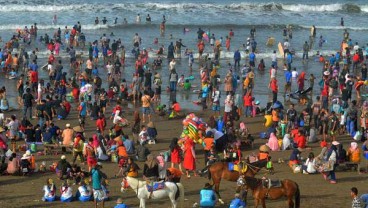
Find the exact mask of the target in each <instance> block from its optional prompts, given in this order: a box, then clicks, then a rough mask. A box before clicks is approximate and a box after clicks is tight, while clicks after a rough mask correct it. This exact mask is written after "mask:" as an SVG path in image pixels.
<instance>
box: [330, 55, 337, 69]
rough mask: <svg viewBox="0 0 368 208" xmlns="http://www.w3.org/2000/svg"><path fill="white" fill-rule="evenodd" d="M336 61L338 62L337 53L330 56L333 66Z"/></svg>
mask: <svg viewBox="0 0 368 208" xmlns="http://www.w3.org/2000/svg"><path fill="white" fill-rule="evenodd" d="M335 62H336V58H335V55H333V54H332V55H331V58H330V65H331V66H333V65H335Z"/></svg>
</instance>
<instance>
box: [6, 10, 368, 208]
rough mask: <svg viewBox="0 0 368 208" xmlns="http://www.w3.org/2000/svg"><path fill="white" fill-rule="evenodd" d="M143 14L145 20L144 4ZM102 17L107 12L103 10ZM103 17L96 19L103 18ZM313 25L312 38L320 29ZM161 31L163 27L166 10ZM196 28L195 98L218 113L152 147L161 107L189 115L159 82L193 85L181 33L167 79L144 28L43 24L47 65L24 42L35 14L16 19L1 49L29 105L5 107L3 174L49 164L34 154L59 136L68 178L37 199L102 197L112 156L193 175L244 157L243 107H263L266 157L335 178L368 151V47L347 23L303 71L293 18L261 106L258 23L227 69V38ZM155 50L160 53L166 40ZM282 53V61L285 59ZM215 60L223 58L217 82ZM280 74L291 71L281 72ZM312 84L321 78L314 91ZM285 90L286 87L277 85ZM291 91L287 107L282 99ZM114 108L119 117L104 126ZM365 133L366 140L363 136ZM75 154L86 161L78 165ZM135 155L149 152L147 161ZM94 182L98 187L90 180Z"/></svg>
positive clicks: (252, 110) (206, 200) (132, 169)
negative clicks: (285, 156) (118, 34)
mask: <svg viewBox="0 0 368 208" xmlns="http://www.w3.org/2000/svg"><path fill="white" fill-rule="evenodd" d="M146 19H147V21H148V19H149V20H150V19H151V17H150V16H149V15H148V16H147V18H146ZM138 20H139V21H140V16H139V15H138V17H137V21H138ZM102 22H103V24H106V21H105V19H103V20H102ZM96 24H99V20H98V19H96ZM312 31H313V32H312V33H311V37H312V39H313V37H315V36H316V32H315V31H316V29H315V28H314V29H313V30H312ZM160 32H161V33H164V32H165V21H163V23H162V25H161V27H160ZM197 34H198V36H197V38H198V45H196V46H195V47H197V49H198V54H199V57H198V63H199V68H198V70H193V66H194V65H193V63H194V62H195V60H194V58H193V52H192V50H185V53H183V54H185V55H186V56H187V57H188V59H189V65H188V71H190V75H192V73H193V74H196V73H197V76H196V77H200V86H198V88H199V89H198V90H197V91H196V92H198V97H199V99H200V100H199V101H198V102H196V104H199V105H201V106H202V109H203V111H208V110H207V109H208V106H211V110H212V112H211V113H213V116H209V117H208V118H201V120H206V123H205V122H202V121H201V122H199V121H198V120H197V121H195V122H196V123H198V124H204V126H200V125H199V126H198V129H199V130H198V132H197V133H198V136H197V137H198V138H197V139H193V138H191V137H190V136H188V133H184V135H182V136H180V137H179V134H180V132H178V137H175V138H173V139H172V141H171V143H170V145H169V147H168V148H169V150H168V151H163V152H160V153H159V154H156V155H154V154H153V152H152V151H150V148H149V145H155V144H156V143H160V139H159V135H160V132H159V131H158V130H157V129H156V126H155V121H154V120H155V119H156V118H157V117H164V118H170V119H175V118H183V117H185V114H184V112H183V110H182V109H181V105H180V103H178V101H177V100H176V99H175V96H173V97H170V100H169V101H168V102H170V106H169V109H166V105H164V104H163V103H164V101H163V100H162V99H161V93H162V87H163V86H165V84H163V83H168V86H167V91H168V93H170V94H172V93H176V92H180V91H190V90H191V89H193V88H194V87H193V86H192V84H191V80H192V78H191V77H188V78H184V75H181V76H180V78H179V74H178V69H177V67H176V62H177V61H180V60H178V59H177V58H179V57H180V56H181V54H182V48H184V47H187V46H185V45H183V43H182V40H181V39H179V40H178V41H176V43H175V45H174V44H173V43H171V44H170V45H169V46H168V49H167V58H168V67H167V68H168V69H167V70H168V74H169V76H168V80H162V78H161V75H160V71H159V69H161V68H164V67H166V65H164V64H163V63H162V59H161V57H160V56H158V57H157V58H155V60H154V61H152V63H153V64H150V63H151V61H150V62H148V60H150V59H151V58H150V57H149V54H150V51H148V50H146V49H144V48H143V47H142V45H143V44H142V40H141V38H140V36H139V34H138V33H136V34H135V35H134V36H133V42H132V43H133V45H132V46H131V45H129V44H128V43H127V44H125V43H122V41H121V39H117V40H110V39H109V38H108V37H107V36H106V35H105V34H104V35H103V36H102V37H101V38H100V40H95V41H92V42H87V39H86V36H85V35H84V34H83V32H82V25H81V23H80V22H78V23H77V24H76V25H75V26H73V27H72V28H68V27H65V29H64V30H63V31H62V30H61V29H60V28H59V29H58V30H56V31H55V33H54V34H53V35H51V36H49V35H48V34H45V35H44V36H42V37H41V38H40V40H41V41H42V43H43V44H44V46H45V47H46V48H47V49H48V50H49V52H50V55H49V57H48V59H47V64H46V65H45V67H43V68H42V67H40V62H41V61H40V59H39V58H38V57H37V51H36V50H32V51H31V52H30V53H29V51H28V50H29V47H30V46H29V44H27V43H29V42H30V41H31V40H34V39H36V38H39V36H38V29H37V24H34V25H32V26H31V28H30V29H29V30H28V28H27V27H26V28H24V30H19V31H17V34H15V35H13V36H12V38H11V39H10V40H8V41H7V42H6V44H5V45H4V47H3V49H2V50H1V51H0V58H1V60H2V62H3V63H2V69H3V72H4V73H5V74H6V76H8V77H11V78H16V79H17V80H16V89H17V91H18V99H17V102H18V104H19V106H21V107H22V110H23V111H22V114H21V117H22V119H20V120H18V119H17V116H15V115H11V116H10V117H9V118H6V119H5V118H1V119H0V120H1V124H2V127H1V128H0V150H1V157H2V167H1V168H2V169H1V171H2V172H3V173H4V174H10V175H17V174H21V175H24V176H26V175H32V174H33V173H36V172H37V171H46V167H45V166H46V165H45V164H41V165H39V166H38V165H37V163H36V157H37V156H38V155H39V156H41V155H44V154H50V153H51V154H52V151H53V149H54V148H56V147H58V146H60V147H62V153H63V154H64V153H66V152H67V151H68V150H69V149H71V150H72V152H73V159H72V161H71V162H68V161H67V159H66V157H65V155H63V156H61V159H60V161H58V162H56V163H55V164H53V165H52V167H51V169H52V171H55V173H56V175H57V178H58V179H60V180H62V181H63V182H62V183H61V184H60V186H61V188H60V197H59V196H57V195H58V194H57V191H56V185H55V182H54V180H53V179H51V178H49V179H47V181H46V185H45V186H44V189H43V190H44V197H43V198H42V200H43V201H47V202H52V201H55V200H58V199H60V201H62V202H70V201H72V200H77V201H81V202H86V201H91V200H94V202H95V206H96V207H97V205H98V204H101V205H102V207H104V201H105V200H108V198H109V191H108V190H107V185H108V181H107V180H106V179H107V176H106V174H104V173H103V172H102V170H101V168H102V164H101V163H103V162H107V161H112V162H115V163H117V170H118V171H117V172H116V174H115V177H120V176H130V177H139V176H140V174H139V170H142V175H143V178H144V179H145V180H146V181H147V183H149V184H152V183H153V182H154V181H158V180H167V181H171V182H175V183H179V182H180V178H181V176H182V175H185V176H186V177H187V178H188V179H189V178H191V175H194V176H197V175H203V174H205V173H207V171H208V170H207V168H208V167H209V166H210V165H212V164H213V163H215V162H216V161H220V160H225V161H228V162H233V163H235V164H237V163H239V162H240V161H242V160H244V158H245V155H243V154H242V145H244V144H245V145H248V144H251V145H252V144H253V142H254V136H252V134H251V132H250V131H249V129H248V128H247V127H246V119H248V118H249V117H256V116H258V115H260V114H262V115H264V117H265V123H264V125H265V127H266V128H267V131H266V132H265V133H264V134H263V137H265V138H267V139H268V141H267V144H266V145H267V147H265V146H261V147H262V148H260V152H259V154H258V155H257V159H259V160H262V159H270V154H272V151H280V150H290V151H291V156H290V159H289V163H288V164H289V166H290V168H291V169H292V170H293V172H302V173H304V174H313V173H317V172H321V173H322V175H323V177H324V178H325V179H326V180H327V179H329V182H330V183H331V184H335V183H337V179H336V175H335V170H336V168H337V166H338V164H344V163H347V162H348V163H349V164H352V165H354V164H359V163H360V162H361V152H363V153H364V157H365V159H368V144H367V143H366V142H365V140H366V138H367V133H368V132H367V131H368V130H367V129H368V101H365V99H364V98H365V94H364V93H365V85H367V84H368V83H367V81H366V79H367V67H366V63H365V62H366V59H367V58H368V57H367V55H366V56H364V55H363V48H362V47H360V46H359V45H358V43H356V44H355V45H354V44H353V42H352V40H351V39H350V37H349V33H348V32H347V31H345V32H344V34H343V38H342V43H341V50H338V51H337V52H336V54H331V55H330V56H328V57H324V56H323V55H321V54H318V61H320V62H321V70H320V72H319V74H315V75H314V74H309V75H308V74H307V73H306V72H304V71H300V70H299V72H298V69H297V68H296V67H295V66H294V64H293V59H294V53H293V51H292V50H291V47H290V43H289V40H290V39H292V30H291V29H290V30H286V32H285V30H284V34H285V35H284V37H285V39H284V43H283V49H284V51H283V52H284V54H285V55H284V57H282V58H281V60H280V59H279V60H278V59H277V56H276V51H275V52H274V53H273V55H272V60H271V64H270V65H271V67H270V70H269V86H268V87H269V89H270V97H271V99H270V102H269V103H267V106H266V107H265V108H262V107H260V102H259V101H257V95H256V93H255V89H256V88H258V87H263V86H259V85H258V83H257V81H256V73H255V70H261V71H264V70H266V66H265V61H264V60H263V59H262V60H260V61H259V62H258V60H257V59H256V56H257V42H256V29H255V28H252V29H251V31H250V35H249V38H247V43H246V44H245V48H244V49H245V52H246V54H247V56H248V57H242V55H241V53H240V52H239V50H236V51H235V52H234V64H233V65H232V64H229V65H228V66H227V69H224V67H221V66H220V64H219V63H220V61H221V60H220V53H221V51H222V47H223V46H222V38H221V39H218V40H216V38H215V35H214V34H212V35H207V34H206V33H205V32H204V31H203V30H202V29H201V28H199V30H198V32H197ZM233 36H234V31H233V30H230V31H229V35H228V36H226V40H225V47H226V50H228V51H229V50H230V47H231V37H233ZM313 40H314V39H313ZM22 42H23V43H22ZM207 42H209V43H210V46H207V47H210V48H211V49H210V50H211V53H213V54H214V56H213V57H214V58H211V57H210V56H209V55H208V54H206V50H205V45H206V44H207ZM61 45H63V46H65V48H66V49H65V51H60V50H61ZM313 45H314V43H313V41H311V42H309V43H308V42H305V43H304V45H303V47H302V48H303V60H304V59H305V60H307V59H308V58H309V56H308V52H309V51H310V50H311V49H312V47H314V46H313ZM85 47H87V48H88V52H89V53H88V57H86V58H84V57H82V56H80V54H77V52H76V49H79V48H80V49H84V48H85ZM127 47H132V48H133V51H132V52H133V53H134V60H135V61H134V63H135V65H134V73H133V74H132V76H131V77H129V76H127V77H123V76H122V70H123V69H125V67H126V66H125V64H126V60H125V56H126V48H127ZM188 47H189V46H188ZM207 51H209V50H207ZM60 53H66V54H68V55H69V63H68V64H66V63H65V59H64V60H63V59H62V58H60V57H59V54H60ZM100 53H101V54H100ZM159 53H160V55H162V53H163V50H161V51H159ZM100 59H101V60H100ZM242 59H244V60H246V61H245V62H244V64H242V63H241V62H242ZM257 62H258V63H259V64H258V67H256V63H257ZM280 63H284V65H283V66H281V64H280ZM65 68H66V69H68V70H69V72H70V73H67V72H66V71H67V70H65ZM39 70H47V73H48V78H46V79H40V78H39ZM163 70H166V69H162V71H163ZM220 70H222V71H225V70H227V71H226V73H225V74H226V75H225V77H224V79H223V81H222V82H221V79H220V75H219V74H220V73H219V72H220ZM162 71H161V73H164V72H162ZM165 73H166V72H165ZM105 74H107V76H106V78H107V79H106V80H103V78H102V77H104V76H102V75H105ZM277 74H283V76H278V75H277ZM307 76H309V78H307ZM280 77H284V79H285V80H279V78H280ZM316 79H320V81H319V83H318V86H315V85H314V83H315V80H316ZM127 80H131V81H127ZM165 81H166V82H165ZM307 82H308V83H309V85H308V87H307V84H306V83H307ZM105 83H107V84H105ZM279 83H282V84H279ZM221 85H222V86H221ZM280 85H283V86H284V91H283V92H282V93H280V92H279V91H280V90H279V86H280ZM316 87H319V88H320V93H318V94H317V95H315V91H318V90H316ZM221 88H223V90H221ZM6 90H7V89H6V87H3V88H2V89H0V100H1V106H0V109H1V111H4V112H6V111H7V110H9V104H8V103H7V93H6ZM294 92H295V93H294ZM222 93H224V94H225V95H226V96H225V99H222V96H221V94H222ZM354 93H355V94H354ZM280 94H282V95H283V96H279V95H280ZM280 97H284V98H285V99H284V100H285V102H284V103H281V102H280V101H279V100H280ZM290 99H295V100H296V102H297V103H299V104H300V105H294V104H292V103H289V101H290ZM125 103H133V105H134V106H135V108H138V105H140V104H141V109H142V112H141V113H140V112H139V111H138V110H134V111H133V120H132V122H130V121H129V120H128V119H127V118H126V117H127V112H126V109H125V108H124V104H125ZM288 103H289V106H288V108H287V109H286V108H284V105H285V106H286V105H288ZM153 106H155V107H156V108H153ZM296 106H297V107H296ZM110 112H111V114H110ZM74 114H76V115H77V117H78V120H79V125H77V126H75V127H73V128H72V127H71V124H69V123H67V124H66V125H65V128H63V127H61V126H60V122H61V120H70V119H72V118H73V115H74ZM156 115H157V116H156ZM71 117H72V118H71ZM34 119H36V121H34ZM110 120H111V123H112V124H111V126H108V123H109V122H110ZM90 126H92V127H93V129H95V131H93V132H92V133H91V131H90V130H88V128H87V127H90ZM127 126H131V135H132V136H129V135H130V134H129V133H128V132H130V130H128V128H127ZM185 130H187V131H188V132H190V131H191V129H184V132H185ZM344 134H346V135H348V136H349V137H350V138H352V139H353V140H354V141H352V142H351V146H350V148H349V149H348V150H347V151H345V150H344V149H343V146H342V144H341V142H339V135H344ZM317 137H319V141H320V143H321V148H322V150H321V153H320V154H319V155H318V156H317V155H316V156H315V155H314V153H313V152H310V151H309V149H308V146H309V144H311V143H314V142H317V141H318V138H317ZM23 141H24V142H23ZM363 142H364V143H363ZM17 143H18V146H17ZM359 143H362V144H361V147H359ZM39 144H43V148H44V151H43V152H38V153H37V145H39ZM196 144H199V145H200V146H203V154H204V160H205V161H204V162H205V163H204V164H205V166H204V167H202V168H204V169H203V170H200V168H199V167H197V165H196V163H198V162H196V160H197V156H196V151H195V148H198V147H195V146H196ZM25 150H27V151H26V152H25V154H24V155H23V156H22V157H20V156H19V154H20V152H22V151H25ZM303 152H309V154H308V157H307V160H306V161H303V160H302V158H301V154H303ZM36 153H37V154H38V155H37V154H36ZM220 155H222V156H220ZM77 159H78V161H80V165H77ZM137 161H138V162H137ZM139 162H144V166H143V168H142V169H141V168H140V167H139V165H138V163H139ZM279 162H281V161H280V160H279ZM169 163H171V164H170V165H169ZM359 167H360V166H358V168H359ZM89 179H90V180H89ZM90 182H91V183H92V187H90V186H89V184H90ZM73 185H77V186H78V188H77V193H76V194H73V187H72V186H73ZM352 196H353V197H354V201H358V199H357V198H356V197H357V190H356V188H355V189H354V188H353V189H352ZM215 202H216V197H215V193H214V192H213V190H212V186H211V185H210V184H206V185H205V187H204V189H203V190H201V191H200V204H199V205H200V206H201V207H214V206H215ZM354 203H355V204H358V202H354ZM117 204H118V205H117V206H116V207H127V206H126V205H124V204H123V200H122V199H121V198H119V199H118V200H117ZM245 206H246V204H245V202H244V201H242V199H240V196H239V195H238V194H237V195H235V199H234V200H233V201H232V202H231V203H230V207H245ZM355 207H358V205H356V206H355Z"/></svg>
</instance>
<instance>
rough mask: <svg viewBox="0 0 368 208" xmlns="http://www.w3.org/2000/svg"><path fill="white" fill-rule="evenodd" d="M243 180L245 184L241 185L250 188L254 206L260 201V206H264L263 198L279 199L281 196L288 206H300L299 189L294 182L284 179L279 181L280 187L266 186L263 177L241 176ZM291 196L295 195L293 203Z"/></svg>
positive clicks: (291, 207) (296, 207)
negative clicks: (285, 199)
mask: <svg viewBox="0 0 368 208" xmlns="http://www.w3.org/2000/svg"><path fill="white" fill-rule="evenodd" d="M243 179H244V180H245V183H244V184H245V185H244V186H243V187H246V189H251V190H252V192H253V198H254V201H255V202H254V203H255V205H254V206H255V207H256V208H257V207H258V204H259V203H260V202H261V204H262V207H263V208H266V203H265V199H266V198H268V199H279V198H281V197H283V196H285V197H286V198H287V200H288V205H289V208H294V205H295V208H299V207H300V190H299V186H298V184H297V183H296V182H294V181H292V180H289V179H285V180H282V181H280V182H281V186H280V187H271V188H267V187H265V186H264V184H263V181H264V180H263V179H258V178H254V177H248V176H245V177H243ZM293 197H295V203H294V201H293Z"/></svg>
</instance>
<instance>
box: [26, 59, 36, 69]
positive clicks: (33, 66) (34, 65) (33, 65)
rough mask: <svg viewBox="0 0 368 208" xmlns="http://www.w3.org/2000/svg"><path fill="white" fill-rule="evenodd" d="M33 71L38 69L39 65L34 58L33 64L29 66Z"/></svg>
mask: <svg viewBox="0 0 368 208" xmlns="http://www.w3.org/2000/svg"><path fill="white" fill-rule="evenodd" d="M28 67H29V68H30V69H31V70H32V71H37V70H38V65H37V63H36V60H33V61H32V63H31V64H29V66H28Z"/></svg>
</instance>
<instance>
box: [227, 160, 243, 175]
mask: <svg viewBox="0 0 368 208" xmlns="http://www.w3.org/2000/svg"><path fill="white" fill-rule="evenodd" d="M228 169H229V170H230V171H237V172H239V173H245V172H247V170H248V165H247V164H245V163H244V162H240V163H238V164H235V163H232V162H230V163H229V164H228Z"/></svg>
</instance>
